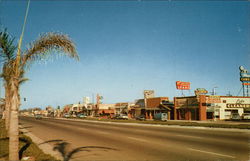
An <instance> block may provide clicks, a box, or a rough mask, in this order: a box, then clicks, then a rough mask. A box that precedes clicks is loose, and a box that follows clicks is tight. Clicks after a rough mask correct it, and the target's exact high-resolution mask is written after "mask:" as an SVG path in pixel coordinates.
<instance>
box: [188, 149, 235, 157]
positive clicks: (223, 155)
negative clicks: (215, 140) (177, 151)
mask: <svg viewBox="0 0 250 161" xmlns="http://www.w3.org/2000/svg"><path fill="white" fill-rule="evenodd" d="M188 150H192V151H197V152H201V153H207V154H212V155H218V156H222V157H228V158H235V157H234V156H231V155H225V154H220V153H214V152H209V151H203V150H198V149H193V148H188Z"/></svg>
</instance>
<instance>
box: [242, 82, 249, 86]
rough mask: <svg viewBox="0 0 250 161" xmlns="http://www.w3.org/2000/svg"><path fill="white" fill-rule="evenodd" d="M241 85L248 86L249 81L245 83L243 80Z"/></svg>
mask: <svg viewBox="0 0 250 161" xmlns="http://www.w3.org/2000/svg"><path fill="white" fill-rule="evenodd" d="M242 85H245V86H250V83H245V82H243V83H242Z"/></svg>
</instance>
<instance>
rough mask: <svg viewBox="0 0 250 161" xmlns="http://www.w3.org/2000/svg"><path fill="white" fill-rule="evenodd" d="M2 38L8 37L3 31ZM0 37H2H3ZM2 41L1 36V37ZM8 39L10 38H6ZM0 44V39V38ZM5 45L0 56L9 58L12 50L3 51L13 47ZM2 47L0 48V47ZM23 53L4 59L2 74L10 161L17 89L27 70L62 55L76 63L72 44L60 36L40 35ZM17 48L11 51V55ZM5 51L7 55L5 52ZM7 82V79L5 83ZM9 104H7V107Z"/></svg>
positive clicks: (16, 140)
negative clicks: (7, 113)
mask: <svg viewBox="0 0 250 161" xmlns="http://www.w3.org/2000/svg"><path fill="white" fill-rule="evenodd" d="M4 32H5V33H4V34H5V35H6V34H7V35H8V33H7V32H6V30H5V31H4ZM4 34H3V35H4ZM0 37H1V34H0ZM8 37H9V36H8ZM0 40H1V38H0ZM5 42H7V43H6V44H8V45H2V44H1V41H0V48H1V54H2V55H3V56H4V57H8V54H9V52H8V51H12V48H10V49H8V50H6V47H13V48H14V46H13V40H11V39H10V38H9V39H8V41H5ZM2 46H3V47H2ZM29 46H30V47H29V48H28V49H26V50H25V51H18V52H20V54H18V52H17V54H14V55H12V56H13V57H11V59H5V61H4V67H3V73H5V74H4V76H5V77H3V78H4V80H5V84H6V87H7V88H8V89H7V93H8V94H7V95H6V96H7V97H8V99H6V105H7V104H8V103H9V107H8V108H9V111H10V112H9V118H10V119H9V160H18V145H19V129H18V110H19V106H20V95H19V87H20V84H21V83H22V82H24V81H26V79H24V77H23V76H24V73H25V71H26V70H27V67H29V66H30V64H32V63H33V62H35V61H37V60H39V61H41V60H45V59H46V58H48V56H49V55H51V54H54V53H57V54H61V53H63V54H65V55H67V56H69V57H71V58H75V59H77V60H78V59H79V57H78V54H77V52H76V49H75V45H74V43H73V42H72V40H71V39H70V38H69V37H68V36H66V35H64V34H60V33H46V34H43V35H41V36H40V37H39V38H38V39H37V40H36V41H34V42H32V43H31V44H30V45H29ZM16 50H17V48H15V49H13V53H14V52H15V51H16ZM6 51H7V52H6ZM5 78H8V79H5ZM7 97H6V98H7ZM7 102H8V103H7Z"/></svg>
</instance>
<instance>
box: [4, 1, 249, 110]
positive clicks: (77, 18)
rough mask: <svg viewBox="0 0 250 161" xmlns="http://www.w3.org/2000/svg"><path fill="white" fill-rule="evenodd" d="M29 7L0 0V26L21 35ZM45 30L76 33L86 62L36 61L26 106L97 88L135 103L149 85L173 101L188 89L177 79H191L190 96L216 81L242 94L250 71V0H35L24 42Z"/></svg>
mask: <svg viewBox="0 0 250 161" xmlns="http://www.w3.org/2000/svg"><path fill="white" fill-rule="evenodd" d="M26 6H27V1H25V0H13V1H10V0H0V28H1V29H2V28H7V29H8V32H9V33H10V34H11V35H12V36H13V37H16V42H17V41H18V38H19V37H20V34H21V29H22V24H23V20H24V16H25V10H26ZM46 32H60V33H64V34H67V35H69V37H70V38H71V39H72V40H73V41H74V42H75V44H76V48H77V52H78V54H79V56H80V61H75V60H71V59H68V58H66V57H54V59H49V60H48V61H46V62H37V63H34V64H33V65H32V66H31V67H30V69H29V70H28V71H27V74H26V77H27V78H29V81H28V82H26V83H25V84H23V85H22V86H21V90H20V93H21V98H26V99H27V101H26V102H24V101H22V105H21V108H30V107H41V108H45V107H46V106H48V105H51V106H54V107H57V106H64V105H66V104H72V103H78V102H79V101H80V102H82V100H83V97H85V96H89V97H91V100H93V96H95V95H96V94H97V93H99V94H100V95H102V96H103V100H102V102H103V103H117V102H133V101H134V100H135V99H140V98H143V91H144V90H154V91H155V96H158V97H169V99H170V100H173V97H175V96H181V95H182V92H181V91H180V90H177V89H176V86H175V82H176V81H184V82H190V83H191V89H190V90H187V91H183V94H184V95H186V96H189V95H194V90H195V89H196V88H205V89H207V90H208V91H209V92H211V91H212V89H213V88H214V87H216V94H217V95H227V94H228V93H229V92H230V94H232V95H235V96H237V95H242V92H241V87H242V86H241V82H240V80H239V79H240V76H239V66H241V65H243V66H244V67H245V68H246V69H248V70H250V2H247V1H174V0H173V1H164V0H161V1H144V0H138V1H133V0H130V1H125V0H124V1H121V0H120V1H116V0H112V1H104V0H100V1H86V0H73V1H71V0H61V1H60V0H56V1H53V2H49V1H41V0H40V1H34V0H31V2H30V9H29V14H28V17H27V24H26V28H25V33H24V41H23V46H22V48H23V49H25V48H27V45H28V43H30V42H32V41H34V40H36V39H37V38H38V36H39V35H40V34H43V33H46ZM2 84H3V83H2V81H1V85H2ZM1 96H4V89H3V87H2V88H1Z"/></svg>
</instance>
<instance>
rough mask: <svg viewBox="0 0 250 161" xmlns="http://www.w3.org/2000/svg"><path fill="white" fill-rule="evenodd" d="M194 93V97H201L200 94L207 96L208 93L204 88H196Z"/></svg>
mask: <svg viewBox="0 0 250 161" xmlns="http://www.w3.org/2000/svg"><path fill="white" fill-rule="evenodd" d="M194 93H195V95H196V96H198V95H201V94H207V93H208V91H207V90H206V89H205V88H197V89H196V90H195V91H194Z"/></svg>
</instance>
